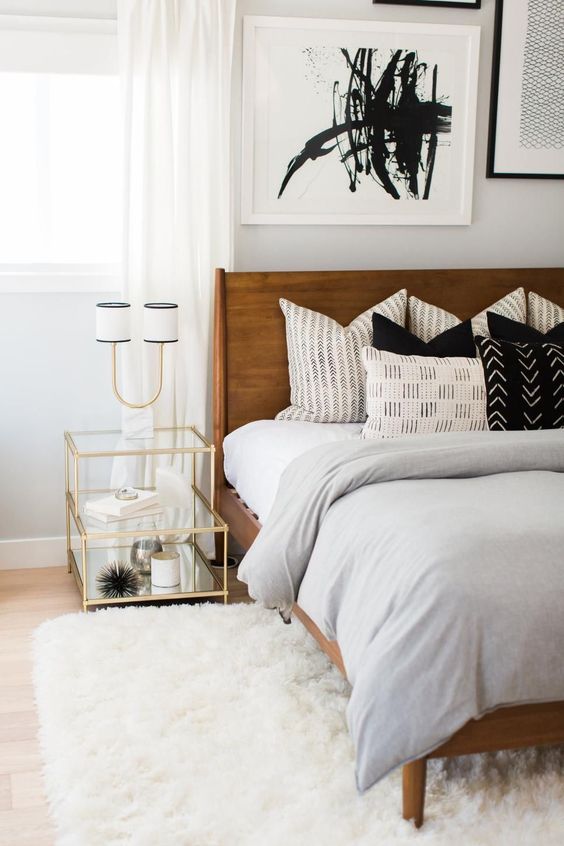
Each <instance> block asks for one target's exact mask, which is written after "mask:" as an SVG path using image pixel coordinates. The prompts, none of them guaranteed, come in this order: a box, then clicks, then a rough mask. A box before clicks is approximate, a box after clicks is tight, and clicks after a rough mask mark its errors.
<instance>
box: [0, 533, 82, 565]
mask: <svg viewBox="0 0 564 846" xmlns="http://www.w3.org/2000/svg"><path fill="white" fill-rule="evenodd" d="M66 545H67V542H66V538H65V537H62V538H22V539H21V540H0V570H23V569H27V568H30V567H58V566H64V565H66V563H67V551H66Z"/></svg>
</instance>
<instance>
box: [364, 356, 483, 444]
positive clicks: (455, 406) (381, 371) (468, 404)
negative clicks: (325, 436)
mask: <svg viewBox="0 0 564 846" xmlns="http://www.w3.org/2000/svg"><path fill="white" fill-rule="evenodd" d="M363 361H364V367H365V369H366V410H367V413H368V419H367V421H366V423H365V424H364V428H363V430H362V437H363V438H397V437H399V436H400V435H417V434H419V435H425V434H433V433H435V432H472V431H477V430H482V429H487V428H488V425H487V418H486V386H485V380H484V370H483V367H482V362H481V361H480V359H479V358H435V357H427V356H421V355H395V354H394V353H389V352H384V351H382V350H377V349H374V347H366V348H365V349H364V350H363Z"/></svg>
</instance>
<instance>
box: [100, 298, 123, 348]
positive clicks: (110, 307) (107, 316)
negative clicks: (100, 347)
mask: <svg viewBox="0 0 564 846" xmlns="http://www.w3.org/2000/svg"><path fill="white" fill-rule="evenodd" d="M130 315H131V306H130V305H129V303H97V304H96V340H97V341H100V342H101V343H104V344H123V343H125V342H126V341H131V326H130Z"/></svg>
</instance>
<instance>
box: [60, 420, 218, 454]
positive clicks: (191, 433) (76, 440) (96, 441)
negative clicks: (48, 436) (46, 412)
mask: <svg viewBox="0 0 564 846" xmlns="http://www.w3.org/2000/svg"><path fill="white" fill-rule="evenodd" d="M65 438H66V441H67V443H68V445H69V447H70V449H71V450H72V452H73V453H74V454H75V455H79V456H82V457H84V458H87V457H94V456H109V455H112V456H114V455H158V454H160V453H162V454H168V453H171V452H174V453H182V452H195V451H196V452H209V451H212V450H213V446H212V445H211V444H210V442H209V441H208V440H207V438H205V437H204V436H203V435H202V434H201V433H200V432H198V430H197V429H196V428H194V427H193V426H189V427H185V428H180V429H155V431H154V437H153V438H124V437H123V435H122V433H121V432H120V431H119V430H117V429H115V430H106V431H100V432H66V433H65Z"/></svg>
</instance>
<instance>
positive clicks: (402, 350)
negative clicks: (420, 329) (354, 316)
mask: <svg viewBox="0 0 564 846" xmlns="http://www.w3.org/2000/svg"><path fill="white" fill-rule="evenodd" d="M372 346H373V347H376V349H379V350H385V351H386V352H391V353H396V354H397V355H426V356H432V355H433V356H437V357H438V358H446V357H447V356H457V357H458V356H465V357H466V358H476V345H475V344H474V336H473V334H472V323H471V321H470V320H465V321H464V322H463V323H459V324H458V325H457V326H452V327H451V328H450V329H446V330H445V331H444V332H441V334H440V335H437V336H436V337H435V338H433V339H432V340H431V341H429V343H428V344H426V343H425V341H422V340H421V338H418V337H417V335H414V334H413V332H409V331H408V330H407V329H404V328H403V326H400V325H399V323H394V321H393V320H390V319H389V318H388V317H384V315H383V314H378V313H377V312H373V313H372Z"/></svg>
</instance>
